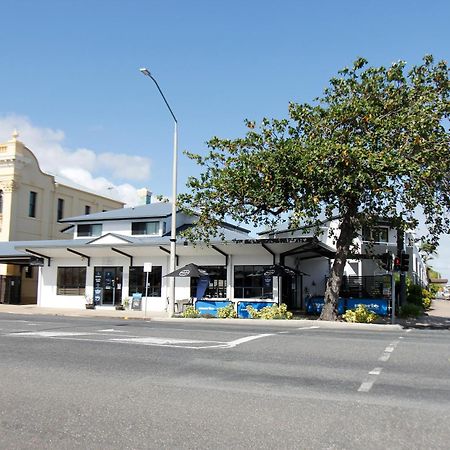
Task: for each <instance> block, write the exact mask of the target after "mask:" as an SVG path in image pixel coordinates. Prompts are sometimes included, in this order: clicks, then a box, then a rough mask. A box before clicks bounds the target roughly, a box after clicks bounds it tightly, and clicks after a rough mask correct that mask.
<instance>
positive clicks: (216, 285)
mask: <svg viewBox="0 0 450 450" xmlns="http://www.w3.org/2000/svg"><path fill="white" fill-rule="evenodd" d="M200 268H201V269H203V270H206V272H208V275H209V286H208V288H207V289H206V292H205V295H204V296H203V297H204V298H226V297H227V268H226V267H225V266H201V267H200ZM197 284H198V278H191V297H196V296H197Z"/></svg>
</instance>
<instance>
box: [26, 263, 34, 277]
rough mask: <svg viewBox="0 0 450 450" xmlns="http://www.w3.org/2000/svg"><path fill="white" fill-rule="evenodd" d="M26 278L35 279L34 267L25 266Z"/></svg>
mask: <svg viewBox="0 0 450 450" xmlns="http://www.w3.org/2000/svg"><path fill="white" fill-rule="evenodd" d="M25 278H33V266H25Z"/></svg>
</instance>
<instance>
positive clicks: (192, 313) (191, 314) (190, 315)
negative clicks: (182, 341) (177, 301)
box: [181, 306, 200, 319]
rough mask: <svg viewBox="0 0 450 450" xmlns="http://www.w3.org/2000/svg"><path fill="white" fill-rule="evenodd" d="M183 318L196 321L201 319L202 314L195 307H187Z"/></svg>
mask: <svg viewBox="0 0 450 450" xmlns="http://www.w3.org/2000/svg"><path fill="white" fill-rule="evenodd" d="M181 316H182V317H185V318H187V319H195V318H197V317H200V313H199V312H198V311H197V310H196V309H195V307H194V306H186V309H185V310H184V311H183V313H182V314H181Z"/></svg>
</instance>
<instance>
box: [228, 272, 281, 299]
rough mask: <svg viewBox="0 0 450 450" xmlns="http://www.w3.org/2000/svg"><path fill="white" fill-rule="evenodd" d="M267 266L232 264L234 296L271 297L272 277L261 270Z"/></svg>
mask: <svg viewBox="0 0 450 450" xmlns="http://www.w3.org/2000/svg"><path fill="white" fill-rule="evenodd" d="M268 267H269V266H234V297H235V298H273V293H272V277H271V276H270V277H265V276H264V275H263V272H264V270H265V269H267V268H268Z"/></svg>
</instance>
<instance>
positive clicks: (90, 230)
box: [77, 223, 102, 236]
mask: <svg viewBox="0 0 450 450" xmlns="http://www.w3.org/2000/svg"><path fill="white" fill-rule="evenodd" d="M101 234H102V224H101V223H97V224H90V225H84V224H83V225H77V235H78V236H101Z"/></svg>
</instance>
